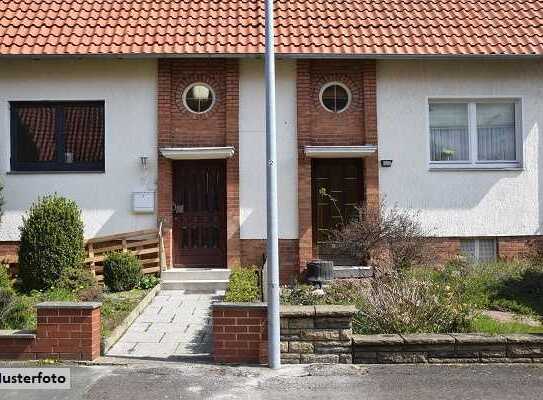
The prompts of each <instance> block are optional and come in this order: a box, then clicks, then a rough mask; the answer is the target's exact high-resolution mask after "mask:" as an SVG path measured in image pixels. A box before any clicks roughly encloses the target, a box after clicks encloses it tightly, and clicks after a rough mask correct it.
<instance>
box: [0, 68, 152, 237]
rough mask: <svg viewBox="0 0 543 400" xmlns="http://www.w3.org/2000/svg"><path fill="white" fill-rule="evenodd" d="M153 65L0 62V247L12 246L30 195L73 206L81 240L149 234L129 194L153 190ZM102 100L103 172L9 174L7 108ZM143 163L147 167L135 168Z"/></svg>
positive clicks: (148, 222) (148, 221)
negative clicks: (15, 103)
mask: <svg viewBox="0 0 543 400" xmlns="http://www.w3.org/2000/svg"><path fill="white" fill-rule="evenodd" d="M156 91H157V87H156V61H155V60H150V61H127V60H124V61H123V60H85V61H82V60H66V59H64V60H59V61H51V60H39V61H32V60H17V61H15V60H11V61H4V60H3V61H1V62H0V143H2V145H1V146H0V176H1V178H2V179H3V180H4V183H5V189H4V197H5V201H6V204H5V207H4V216H3V218H2V223H1V225H0V241H4V240H18V238H19V226H20V224H21V217H22V215H23V214H24V213H25V211H26V210H27V209H28V208H29V206H30V205H31V204H32V202H34V201H36V200H37V198H38V196H43V195H46V194H49V193H53V192H57V193H59V194H61V195H63V196H66V197H68V198H71V199H73V200H75V201H76V202H77V204H78V205H79V206H80V207H81V209H82V212H83V219H84V222H85V236H86V237H93V236H100V235H106V234H111V233H119V232H127V231H133V230H138V229H146V228H152V227H156V214H153V213H150V214H136V213H133V212H132V192H133V191H140V190H150V191H154V190H156V189H155V186H156V175H157V172H156V168H157V149H156V147H157V127H156V125H157V122H156V121H157V116H156ZM12 100H104V101H105V121H106V125H105V138H106V141H105V173H80V172H73V173H25V174H12V173H10V172H9V171H10V146H9V143H10V127H9V101H12ZM142 156H146V157H149V159H148V168H147V170H144V169H143V168H142V167H141V162H140V157H142Z"/></svg>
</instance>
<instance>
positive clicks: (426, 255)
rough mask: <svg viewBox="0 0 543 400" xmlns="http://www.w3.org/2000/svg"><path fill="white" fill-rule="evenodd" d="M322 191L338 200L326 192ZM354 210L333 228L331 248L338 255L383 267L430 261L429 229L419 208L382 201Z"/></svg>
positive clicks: (385, 268) (396, 266)
mask: <svg viewBox="0 0 543 400" xmlns="http://www.w3.org/2000/svg"><path fill="white" fill-rule="evenodd" d="M321 195H324V196H327V197H328V198H330V200H331V201H332V203H333V204H334V205H335V204H336V203H335V199H334V198H333V197H331V196H330V195H328V194H326V192H323V191H321ZM337 212H338V213H340V214H341V212H340V210H339V209H338V210H337ZM353 214H354V215H352V216H351V218H350V220H345V218H344V217H343V216H341V223H340V224H338V226H337V227H336V228H335V229H332V230H331V231H330V238H329V240H330V242H331V243H333V248H332V250H333V251H334V252H336V253H337V254H338V255H342V256H345V255H346V256H348V257H351V258H353V259H354V260H356V262H358V263H359V265H367V263H369V262H371V263H372V265H373V266H374V267H377V268H379V269H380V270H389V269H393V270H405V269H408V268H409V267H411V266H414V265H423V264H427V263H428V262H429V261H430V259H431V254H432V253H431V251H430V250H429V246H428V236H429V235H430V232H429V231H427V230H426V229H424V228H423V226H422V224H421V222H420V218H419V215H418V213H417V212H414V211H409V210H403V209H400V208H397V207H387V206H386V204H385V202H384V201H382V202H380V203H379V204H378V205H377V206H371V205H368V206H364V207H360V206H357V207H355V212H354V213H353Z"/></svg>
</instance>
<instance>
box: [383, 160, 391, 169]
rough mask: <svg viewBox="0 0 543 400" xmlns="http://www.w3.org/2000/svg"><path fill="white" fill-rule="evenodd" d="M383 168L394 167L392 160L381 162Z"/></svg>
mask: <svg viewBox="0 0 543 400" xmlns="http://www.w3.org/2000/svg"><path fill="white" fill-rule="evenodd" d="M381 167H383V168H390V167H392V160H381Z"/></svg>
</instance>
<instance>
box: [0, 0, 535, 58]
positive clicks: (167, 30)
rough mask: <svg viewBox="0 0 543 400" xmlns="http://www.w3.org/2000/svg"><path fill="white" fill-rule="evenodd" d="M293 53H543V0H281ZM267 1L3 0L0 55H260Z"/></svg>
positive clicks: (282, 39) (281, 48)
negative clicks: (264, 5)
mask: <svg viewBox="0 0 543 400" xmlns="http://www.w3.org/2000/svg"><path fill="white" fill-rule="evenodd" d="M276 28H277V30H276V36H277V51H278V52H279V53H283V54H320V55H325V54H346V55H354V54H363V55H383V54H387V55H412V54H413V55H449V54H464V55H492V54H506V55H534V54H535V55H543V44H542V43H543V0H342V1H340V0H276ZM263 51H264V48H263V0H258V1H257V0H0V55H21V54H33V55H44V54H51V55H61V54H119V55H141V54H155V55H168V54H225V53H228V54H255V53H262V52H263Z"/></svg>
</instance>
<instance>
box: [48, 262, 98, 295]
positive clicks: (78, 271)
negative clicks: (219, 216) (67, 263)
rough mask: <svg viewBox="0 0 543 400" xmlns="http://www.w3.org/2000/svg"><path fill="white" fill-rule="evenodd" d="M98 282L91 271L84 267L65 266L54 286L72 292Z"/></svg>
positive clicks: (95, 284)
mask: <svg viewBox="0 0 543 400" xmlns="http://www.w3.org/2000/svg"><path fill="white" fill-rule="evenodd" d="M97 284H98V282H97V281H96V278H95V277H94V275H93V274H92V272H91V271H90V270H88V269H86V268H66V269H65V270H64V271H62V274H61V275H60V278H59V280H58V282H57V285H56V287H57V288H59V289H66V290H68V291H70V292H72V293H77V292H79V291H81V290H84V289H88V288H91V287H94V286H97Z"/></svg>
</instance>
